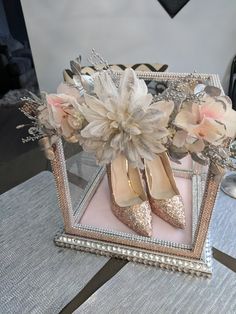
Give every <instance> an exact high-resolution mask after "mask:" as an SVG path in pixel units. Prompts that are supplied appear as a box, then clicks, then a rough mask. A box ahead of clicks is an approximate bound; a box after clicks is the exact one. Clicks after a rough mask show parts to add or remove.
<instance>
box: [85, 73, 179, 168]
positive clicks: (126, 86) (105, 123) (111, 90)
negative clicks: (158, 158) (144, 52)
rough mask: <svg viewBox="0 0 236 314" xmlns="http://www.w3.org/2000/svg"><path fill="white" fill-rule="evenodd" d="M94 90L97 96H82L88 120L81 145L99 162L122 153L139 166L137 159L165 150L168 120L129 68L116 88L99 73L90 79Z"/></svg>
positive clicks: (147, 157) (148, 157) (105, 75)
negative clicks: (92, 80)
mask: <svg viewBox="0 0 236 314" xmlns="http://www.w3.org/2000/svg"><path fill="white" fill-rule="evenodd" d="M94 91H95V93H96V95H97V97H93V96H90V95H85V102H86V104H83V105H82V106H81V111H82V113H83V114H84V116H85V119H86V120H87V121H88V125H87V126H86V127H85V128H84V129H83V130H82V131H81V135H82V138H81V144H82V146H83V148H84V149H85V150H86V151H89V152H92V153H94V154H95V155H96V157H97V161H98V162H99V163H100V164H107V163H109V162H111V161H112V160H113V159H114V158H116V156H117V155H118V154H120V153H123V154H125V156H126V158H127V159H128V160H129V162H130V163H131V164H132V165H133V166H134V167H136V166H138V167H140V168H142V167H143V164H142V160H141V158H146V159H148V160H151V159H153V158H155V154H158V153H161V152H163V151H164V150H165V147H164V146H163V144H162V143H163V140H164V138H165V137H166V136H167V135H168V131H167V129H166V124H167V120H168V119H167V118H166V115H164V114H163V112H162V111H161V110H159V109H158V104H157V103H156V104H151V102H152V95H151V94H148V90H147V86H146V84H145V82H144V81H143V80H140V79H138V78H137V76H136V74H135V72H134V71H133V70H132V69H126V70H125V71H124V73H123V75H122V77H121V80H120V84H119V87H118V88H117V87H116V86H115V84H114V83H113V81H112V79H111V77H110V76H109V74H108V73H107V72H102V73H101V74H100V75H98V76H96V77H95V79H94ZM172 110H173V107H172ZM172 110H169V111H172Z"/></svg>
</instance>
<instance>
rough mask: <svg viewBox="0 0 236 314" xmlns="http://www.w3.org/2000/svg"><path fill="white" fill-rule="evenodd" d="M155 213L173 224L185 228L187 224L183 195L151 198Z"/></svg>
mask: <svg viewBox="0 0 236 314" xmlns="http://www.w3.org/2000/svg"><path fill="white" fill-rule="evenodd" d="M150 203H151V207H152V211H153V212H154V214H156V215H157V216H159V217H160V218H162V219H163V220H165V221H166V222H168V223H170V224H171V225H173V226H175V227H177V228H180V229H184V228H185V226H186V221H185V211H184V204H183V200H182V197H181V196H180V195H174V196H173V197H171V198H168V199H161V200H156V199H153V198H152V199H150Z"/></svg>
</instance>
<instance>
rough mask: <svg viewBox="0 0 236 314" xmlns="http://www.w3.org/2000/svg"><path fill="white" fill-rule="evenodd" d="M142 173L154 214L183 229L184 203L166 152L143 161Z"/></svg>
mask: <svg viewBox="0 0 236 314" xmlns="http://www.w3.org/2000/svg"><path fill="white" fill-rule="evenodd" d="M144 173H145V179H146V183H147V194H148V198H149V202H150V205H151V208H152V211H153V212H154V214H156V215H157V216H159V217H161V218H162V219H163V220H165V221H166V222H168V223H170V224H171V225H173V226H175V227H177V228H181V229H184V228H185V224H186V222H185V212H184V204H183V200H182V197H181V195H180V193H179V190H178V188H177V186H176V183H175V179H174V176H173V172H172V170H171V166H170V161H169V158H168V156H167V154H166V153H162V154H160V155H158V156H157V157H156V159H154V160H152V161H145V172H144Z"/></svg>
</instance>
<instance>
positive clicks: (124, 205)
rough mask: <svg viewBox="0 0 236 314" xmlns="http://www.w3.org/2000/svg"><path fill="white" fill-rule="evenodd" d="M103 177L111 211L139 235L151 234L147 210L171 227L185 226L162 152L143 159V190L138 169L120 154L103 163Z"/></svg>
mask: <svg viewBox="0 0 236 314" xmlns="http://www.w3.org/2000/svg"><path fill="white" fill-rule="evenodd" d="M107 177H108V184H109V187H110V192H111V208H112V211H113V213H114V214H115V216H116V217H117V218H118V219H119V220H120V221H121V222H123V223H124V224H125V225H127V226H128V227H130V228H131V229H132V230H134V231H135V232H136V233H138V234H139V235H142V236H148V237H150V236H151V235H152V215H151V212H153V213H154V214H156V215H157V216H159V217H160V218H162V219H163V220H165V221H166V222H168V223H170V224H171V225H173V226H174V227H177V228H181V229H184V228H185V213H184V205H183V200H182V197H181V196H180V193H179V190H178V188H177V186H176V183H175V179H174V177H173V172H172V170H171V166H170V162H169V158H168V156H167V154H166V153H162V154H160V155H158V156H156V158H155V159H154V160H153V161H146V160H144V170H143V179H144V181H145V185H146V191H145V188H144V184H143V180H142V175H141V172H140V170H139V169H138V168H133V167H131V166H130V165H129V163H128V161H127V159H126V158H125V156H124V155H119V156H118V157H117V158H116V159H115V160H114V161H113V162H112V163H111V164H109V165H107Z"/></svg>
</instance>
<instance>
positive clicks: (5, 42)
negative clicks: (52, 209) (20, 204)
mask: <svg viewBox="0 0 236 314" xmlns="http://www.w3.org/2000/svg"><path fill="white" fill-rule="evenodd" d="M28 90H30V91H32V92H34V93H36V94H38V93H39V87H38V82H37V77H36V73H35V68H34V62H33V57H32V53H31V49H30V43H29V39H28V35H27V30H26V26H25V21H24V16H23V12H22V8H21V3H20V0H0V193H3V192H5V191H7V190H8V189H10V188H12V187H14V186H15V185H17V184H19V183H21V182H23V181H25V180H26V179H28V178H30V177H32V176H33V175H35V174H36V173H38V172H40V171H42V170H45V169H47V168H48V162H47V161H46V159H45V158H44V155H43V153H42V152H41V151H40V149H39V147H38V144H37V142H29V143H26V144H23V143H22V140H21V138H22V137H25V136H26V135H27V127H25V128H23V129H20V130H17V129H16V126H17V125H19V124H24V123H29V122H30V121H28V119H27V118H26V117H25V116H24V115H23V114H22V113H21V112H20V110H19V106H20V98H21V97H22V96H26V95H27V91H28Z"/></svg>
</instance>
